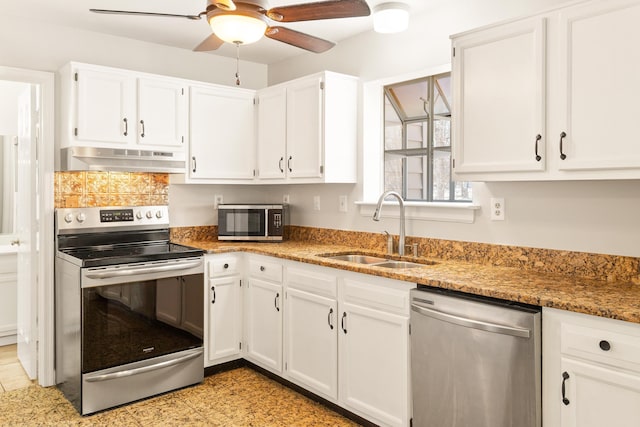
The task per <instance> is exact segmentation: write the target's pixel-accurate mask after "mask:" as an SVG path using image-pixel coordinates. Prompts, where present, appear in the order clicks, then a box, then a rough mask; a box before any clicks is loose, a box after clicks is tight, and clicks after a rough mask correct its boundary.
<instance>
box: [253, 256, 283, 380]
mask: <svg viewBox="0 0 640 427" xmlns="http://www.w3.org/2000/svg"><path fill="white" fill-rule="evenodd" d="M245 292H246V293H245V311H246V318H245V322H246V323H245V339H246V352H245V357H246V358H247V359H248V360H249V361H251V362H253V363H255V364H257V365H259V366H261V367H263V368H265V369H268V370H270V371H272V372H274V373H277V374H281V373H282V307H283V293H282V263H281V262H280V261H278V260H277V259H273V258H267V257H258V256H251V257H249V278H248V280H247V287H246V289H245Z"/></svg>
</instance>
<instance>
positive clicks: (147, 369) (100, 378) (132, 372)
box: [85, 349, 203, 382]
mask: <svg viewBox="0 0 640 427" xmlns="http://www.w3.org/2000/svg"><path fill="white" fill-rule="evenodd" d="M202 351H203V350H202V349H197V350H194V351H193V352H192V353H190V354H187V355H185V356H181V357H178V358H177V359H171V360H165V361H164V362H159V363H154V364H153V365H149V366H143V367H141V368H135V369H127V370H126V371H120V372H113V373H110V374H103V375H96V376H94V377H90V376H87V377H86V378H85V381H87V382H98V381H108V380H113V379H116V378H123V377H130V376H132V375H138V374H144V373H145V372H150V371H157V370H158V369H163V368H168V367H170V366H174V365H179V364H181V363H183V362H186V361H188V360H191V359H195V358H196V357H198V356H200V355H201V354H202Z"/></svg>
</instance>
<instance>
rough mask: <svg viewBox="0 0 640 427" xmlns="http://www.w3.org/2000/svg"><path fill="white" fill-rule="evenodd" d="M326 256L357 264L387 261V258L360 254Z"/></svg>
mask: <svg viewBox="0 0 640 427" xmlns="http://www.w3.org/2000/svg"><path fill="white" fill-rule="evenodd" d="M325 258H329V259H335V260H337V261H348V262H355V263H356V264H376V263H380V262H386V261H387V259H386V258H380V257H376V256H370V255H360V254H344V255H330V256H325Z"/></svg>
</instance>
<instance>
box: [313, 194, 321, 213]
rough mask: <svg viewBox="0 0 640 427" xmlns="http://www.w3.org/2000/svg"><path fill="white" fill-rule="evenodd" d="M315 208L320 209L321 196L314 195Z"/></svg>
mask: <svg viewBox="0 0 640 427" xmlns="http://www.w3.org/2000/svg"><path fill="white" fill-rule="evenodd" d="M313 210H314V211H319V210H320V196H313Z"/></svg>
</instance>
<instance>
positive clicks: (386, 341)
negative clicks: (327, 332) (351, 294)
mask: <svg viewBox="0 0 640 427" xmlns="http://www.w3.org/2000/svg"><path fill="white" fill-rule="evenodd" d="M338 326H339V327H340V331H339V332H338V335H339V343H338V348H339V366H338V370H339V372H340V380H339V391H338V395H339V396H340V401H341V402H342V403H344V404H345V405H346V406H347V408H351V409H354V410H355V411H356V412H364V413H366V414H369V415H370V416H372V417H375V418H376V419H377V420H379V421H380V423H381V424H384V425H391V426H406V425H408V423H409V384H408V379H409V319H408V318H406V317H402V316H398V315H395V314H390V313H386V312H383V311H379V310H372V309H370V308H366V307H362V306H359V305H355V304H349V303H344V304H342V305H341V307H340V318H339V319H338Z"/></svg>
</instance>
